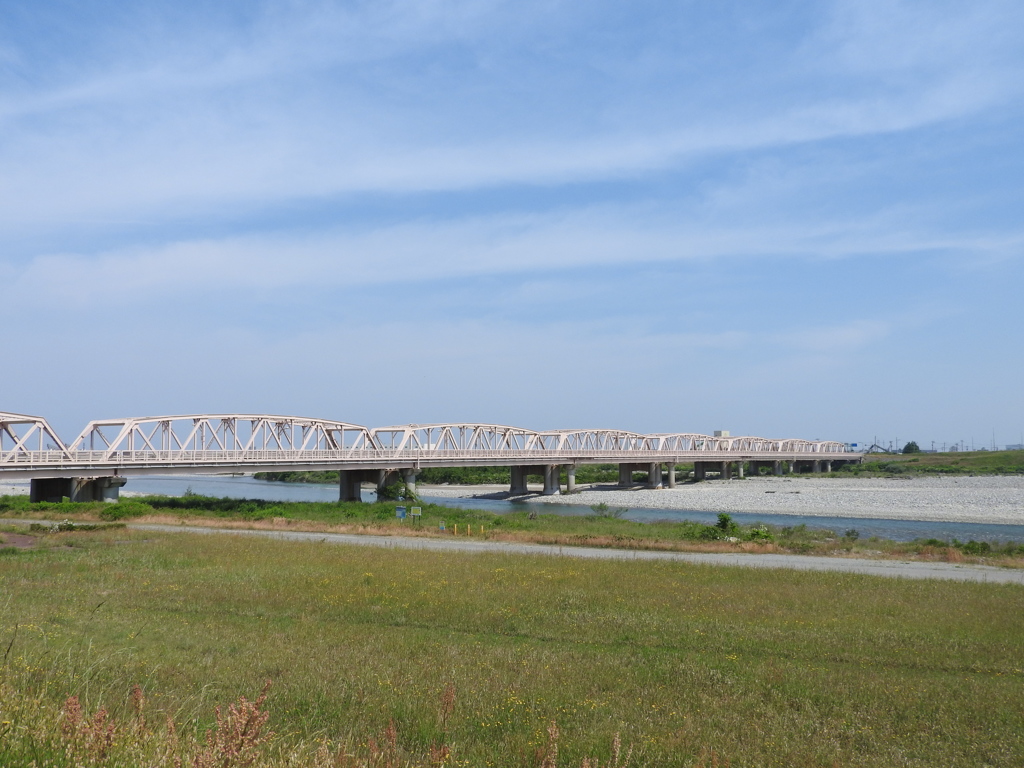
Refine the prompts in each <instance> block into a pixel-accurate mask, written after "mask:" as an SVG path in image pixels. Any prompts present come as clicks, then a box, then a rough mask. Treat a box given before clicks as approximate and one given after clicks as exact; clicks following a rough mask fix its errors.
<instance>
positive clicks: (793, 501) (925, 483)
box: [418, 475, 1024, 525]
mask: <svg viewBox="0 0 1024 768" xmlns="http://www.w3.org/2000/svg"><path fill="white" fill-rule="evenodd" d="M418 490H419V492H420V493H421V494H422V495H424V496H435V497H444V498H482V499H512V500H523V501H530V502H534V503H556V504H573V505H581V506H588V507H589V506H594V505H598V504H606V505H608V506H609V507H626V508H645V509H666V510H669V509H671V510H684V511H685V510H701V511H705V512H728V513H734V512H743V513H752V514H759V513H760V514H772V515H806V516H811V517H836V516H846V517H865V518H873V519H886V520H927V521H935V522H960V523H990V524H1003V525H1019V524H1021V523H1024V477H1021V476H1019V475H1017V476H987V477H912V478H879V477H866V478H835V477H827V478H816V477H792V478H788V477H787V478H777V477H759V478H748V479H746V480H728V481H721V480H708V481H705V482H702V483H692V484H691V483H687V484H683V485H680V486H678V487H676V488H664V489H661V490H651V489H647V488H641V487H636V488H630V489H622V488H618V487H616V486H612V485H595V486H589V487H586V488H583V489H580V490H579V491H578V492H576V493H572V494H560V495H558V496H542V495H541V494H540V488H539V487H537V488H536V489H533V488H531V493H529V494H527V495H525V496H510V495H509V493H508V489H507V488H506V487H504V486H435V487H431V486H420V487H419V489H418Z"/></svg>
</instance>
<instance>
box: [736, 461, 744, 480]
mask: <svg viewBox="0 0 1024 768" xmlns="http://www.w3.org/2000/svg"><path fill="white" fill-rule="evenodd" d="M736 475H737V476H738V477H739V479H740V480H742V479H743V462H742V461H737V462H736Z"/></svg>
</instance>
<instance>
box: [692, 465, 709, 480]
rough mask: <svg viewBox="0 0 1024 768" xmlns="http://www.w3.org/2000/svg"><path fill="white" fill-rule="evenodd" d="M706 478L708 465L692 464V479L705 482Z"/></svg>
mask: <svg viewBox="0 0 1024 768" xmlns="http://www.w3.org/2000/svg"><path fill="white" fill-rule="evenodd" d="M707 477H708V465H707V463H706V462H703V461H695V462H693V479H694V480H707Z"/></svg>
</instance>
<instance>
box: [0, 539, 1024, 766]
mask: <svg viewBox="0 0 1024 768" xmlns="http://www.w3.org/2000/svg"><path fill="white" fill-rule="evenodd" d="M39 535H40V536H41V541H40V542H39V544H40V546H38V547H36V548H34V549H23V550H14V549H8V550H4V551H3V552H4V554H3V556H0V595H2V600H0V611H2V613H0V654H4V651H5V650H6V654H4V655H3V668H2V681H0V721H2V723H0V764H2V765H5V766H6V765H26V764H28V763H29V762H30V761H31V760H32V759H35V760H36V761H37V764H38V765H41V766H42V765H53V766H71V765H76V764H82V765H88V764H90V763H89V759H90V756H93V757H101V758H102V759H101V760H100V761H98V762H95V761H94V763H93V764H102V765H173V764H174V762H173V758H174V756H175V755H177V756H178V757H180V758H182V759H183V760H184V763H183V764H184V765H196V766H207V765H209V766H212V765H221V766H229V765H242V764H244V758H245V756H246V754H250V753H246V752H244V750H243V753H242V754H241V755H240V756H236V757H231V758H230V759H228V760H224V759H222V758H223V757H224V756H225V755H227V754H228V752H229V751H230V749H229V747H230V742H231V740H230V738H228V737H229V736H230V733H232V732H234V731H232V721H230V714H231V713H230V711H229V710H228V709H227V708H226V706H227V705H228V704H229V703H230V702H236V701H237V700H238V697H240V696H246V697H248V699H249V701H250V702H251V701H252V700H253V699H255V698H256V697H257V696H258V695H259V693H260V691H261V690H262V689H263V687H264V684H265V681H267V680H271V681H272V686H271V688H270V689H269V692H268V697H267V699H266V702H265V704H264V705H263V709H264V710H266V712H268V713H269V720H268V722H267V723H266V725H265V727H264V731H263V732H264V734H265V733H266V730H268V729H269V730H272V731H273V732H274V733H275V734H276V736H274V737H273V738H272V739H271V740H270V741H269V742H267V743H265V744H262V745H255V746H253V747H252V751H251V756H252V757H253V758H254V760H255V762H254V763H253V764H255V765H296V766H297V765H324V766H326V765H351V766H355V765H380V766H385V765H388V766H398V765H405V764H412V765H431V764H433V765H466V766H488V765H492V766H540V765H546V766H553V765H562V766H578V765H581V764H583V761H584V760H586V759H588V758H590V759H594V760H600V764H601V765H605V764H607V763H608V762H609V761H610V760H611V759H612V745H613V742H614V739H615V737H616V734H619V735H620V738H621V743H622V754H621V755H620V760H619V762H620V763H621V762H622V759H623V758H624V757H625V753H626V752H627V751H628V750H630V749H631V750H632V753H631V755H630V758H629V764H630V765H634V766H641V765H666V766H691V765H712V764H718V765H726V764H728V765H732V766H748V765H750V766H753V765H778V766H833V765H842V766H903V765H908V766H936V765H942V766H979V765H992V766H1019V765H1021V764H1024V670H1022V667H1024V589H1021V588H1020V587H1016V586H1000V585H986V584H958V583H953V582H941V583H940V582H916V581H915V582H910V581H900V580H882V579H876V578H871V577H858V576H851V575H838V574H828V573H798V572H787V571H777V572H768V573H766V572H763V571H747V570H742V569H730V568H710V567H698V566H692V565H685V564H670V563H643V562H640V563H631V562H625V563H623V562H589V561H588V562H580V561H575V560H572V561H570V560H557V559H556V560H552V559H550V558H544V559H536V558H528V557H511V556H493V555H453V554H436V553H419V552H409V551H403V552H396V551H387V550H367V549H363V548H347V547H338V546H332V545H327V544H322V543H312V544H310V543H305V544H302V543H286V542H272V541H254V540H250V539H241V538H240V539H235V538H233V537H207V536H192V535H186V534H178V535H154V534H147V535H145V536H143V535H141V534H137V533H132V532H130V531H127V530H125V529H107V530H99V531H91V532H80V531H76V532H67V533H46V534H39ZM135 686H138V687H139V688H138V691H137V692H136V693H135V694H134V695H133V689H134V687H135ZM69 696H77V697H78V699H77V701H78V703H79V705H80V706H81V710H82V714H81V716H80V717H78V719H77V720H76V716H75V708H74V704H75V703H74V701H72V703H71V705H70V706H69V705H67V704H66V703H65V702H66V700H67V698H68V697H69ZM217 705H222V706H224V707H225V708H224V709H222V713H221V720H222V722H223V724H224V727H223V728H222V730H221V732H220V733H221V736H219V737H214V738H212V739H211V740H210V741H206V740H205V738H204V737H203V734H204V733H205V732H206V731H207V729H208V728H210V727H211V726H213V725H214V718H213V712H214V707H215V706H217ZM239 706H240V708H239ZM101 707H103V708H106V710H107V714H106V715H105V716H98V715H97V714H96V713H97V711H98V710H99V709H100V708H101ZM247 713H248V714H247ZM168 716H170V717H171V718H172V719H173V721H174V722H175V733H176V736H175V737H173V738H172V737H170V736H168V734H167V730H166V729H167V726H166V721H167V717H168ZM247 717H248V721H249V723H250V727H251V728H255V726H257V725H259V722H258V721H259V716H258V715H254V714H253V710H252V708H251V706H250V707H249V709H246V705H244V704H242V705H236V718H235V722H236V723H237V722H238V721H240V720H245V719H246V718H247ZM104 718H105V719H104ZM97 723H98V724H97ZM552 723H554V724H555V725H556V727H557V731H558V734H559V735H558V737H557V739H555V740H554V741H556V742H557V750H558V751H557V756H556V755H554V754H553V749H552V744H551V742H552V741H553V739H552V735H551V734H552V733H554V731H551V730H550V729H551V727H552V726H551V724H552ZM111 727H112V728H113V730H110V728H111ZM107 733H109V734H110V738H109V739H107V738H106V736H104V734H107ZM250 735H253V731H252V730H251V731H250ZM243 746H244V745H243ZM204 749H205V750H206V752H205V753H204V751H203V750H204ZM712 751H713V752H714V755H712ZM344 755H348V756H349V757H343V756H344ZM236 758H237V759H236ZM75 760H78V761H79V762H78V763H76V762H75ZM204 761H205V762H204ZM595 764H596V763H593V762H592V763H590V765H595Z"/></svg>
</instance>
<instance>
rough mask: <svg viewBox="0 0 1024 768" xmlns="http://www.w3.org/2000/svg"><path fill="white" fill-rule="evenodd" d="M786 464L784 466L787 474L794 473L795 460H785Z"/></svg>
mask: <svg viewBox="0 0 1024 768" xmlns="http://www.w3.org/2000/svg"><path fill="white" fill-rule="evenodd" d="M786 465H787V466H786V474H787V475H795V474H796V462H795V461H787V462H786Z"/></svg>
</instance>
